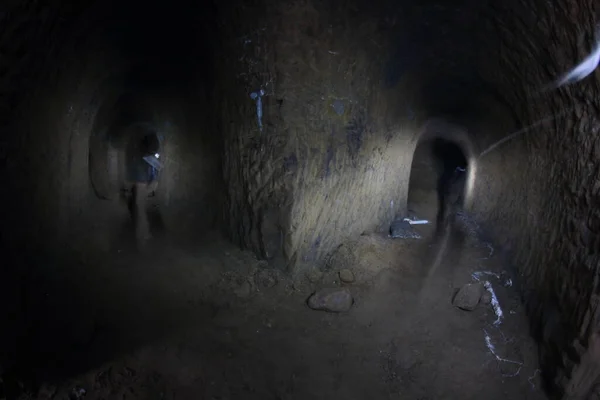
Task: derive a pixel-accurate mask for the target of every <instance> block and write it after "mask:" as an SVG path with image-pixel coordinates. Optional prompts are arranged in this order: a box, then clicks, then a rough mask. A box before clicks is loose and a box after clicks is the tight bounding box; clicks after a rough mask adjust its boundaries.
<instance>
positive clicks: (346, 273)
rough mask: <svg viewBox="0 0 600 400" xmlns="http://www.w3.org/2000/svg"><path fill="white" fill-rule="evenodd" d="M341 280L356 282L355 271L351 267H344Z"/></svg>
mask: <svg viewBox="0 0 600 400" xmlns="http://www.w3.org/2000/svg"><path fill="white" fill-rule="evenodd" d="M339 275H340V280H341V281H342V282H344V283H352V282H354V273H353V272H352V271H350V270H349V269H343V270H341V271H340V273H339Z"/></svg>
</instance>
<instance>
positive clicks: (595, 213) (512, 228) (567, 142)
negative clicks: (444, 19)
mask: <svg viewBox="0 0 600 400" xmlns="http://www.w3.org/2000/svg"><path fill="white" fill-rule="evenodd" d="M597 7H598V5H597V4H596V3H595V2H592V1H579V2H577V6H574V4H573V3H572V2H566V1H559V2H552V3H544V4H542V3H531V4H528V5H527V6H523V7H522V8H520V9H513V10H510V11H509V10H503V12H504V15H506V16H507V18H505V19H504V20H503V21H498V28H499V29H500V30H501V32H502V34H503V37H504V45H503V46H502V50H501V51H502V52H505V54H506V57H505V58H504V60H503V61H501V64H500V66H501V67H502V71H504V72H505V79H506V80H507V82H506V83H505V86H504V88H505V89H504V90H505V91H506V92H507V93H511V94H512V96H513V99H514V101H515V109H516V110H517V113H518V114H519V118H520V120H521V122H522V126H523V127H528V126H529V125H531V124H534V123H537V122H539V121H542V122H541V123H540V124H538V125H535V126H533V127H531V128H530V129H529V130H528V131H526V132H524V133H522V134H520V135H518V136H517V137H515V138H514V140H511V141H509V142H507V143H505V144H503V145H501V146H499V147H498V148H497V149H495V150H493V151H492V152H490V153H489V154H487V155H485V156H484V157H482V158H481V159H480V160H479V173H478V176H477V185H476V194H475V197H476V198H477V199H478V200H477V201H475V203H474V210H475V212H476V214H477V215H478V218H479V219H480V220H481V221H483V222H485V225H486V227H487V228H488V230H489V231H490V232H492V233H493V237H494V238H495V240H496V242H497V243H498V244H500V245H501V246H502V247H503V248H504V249H505V250H507V251H508V253H509V254H510V255H511V256H512V261H513V262H514V264H515V266H516V267H517V270H518V271H519V273H520V275H521V281H522V282H521V284H522V288H523V291H524V300H525V301H526V303H527V306H528V311H529V315H530V317H531V319H532V326H533V332H534V334H535V335H536V337H537V338H538V339H539V340H540V342H541V356H542V363H543V367H544V371H545V375H546V378H547V380H548V382H549V384H550V385H551V386H552V387H553V388H554V389H557V388H558V389H563V390H564V392H565V393H564V398H568V399H576V398H577V399H579V398H587V397H586V396H587V394H588V393H589V392H590V391H591V390H592V387H593V386H594V385H595V384H598V383H600V381H599V378H600V369H599V368H598V366H599V363H600V358H598V354H597V352H596V353H594V354H591V353H592V352H593V351H594V350H593V349H592V347H593V346H592V345H591V341H590V337H591V335H592V334H595V333H596V332H598V330H599V328H600V326H599V321H600V319H599V318H600V313H599V311H598V289H599V286H598V280H599V274H600V255H599V254H600V252H599V248H600V247H599V246H600V236H599V233H600V230H599V229H600V222H599V221H600V214H599V210H600V209H599V208H598V204H600V191H599V189H600V180H599V176H600V175H599V172H600V158H599V156H600V137H599V136H598V110H599V106H600V104H599V102H598V98H599V97H598V96H599V94H600V93H599V90H600V85H599V81H598V72H596V73H595V74H593V75H592V76H591V77H589V78H588V79H586V80H584V81H582V82H580V83H577V84H575V85H572V86H569V87H565V88H561V89H558V90H556V91H552V92H549V93H541V92H540V89H541V88H542V87H544V86H545V85H547V84H548V83H550V82H551V81H553V80H554V79H556V78H557V77H558V76H559V75H560V74H562V73H563V72H565V71H567V70H568V69H569V68H571V67H572V66H573V65H574V64H575V63H577V62H579V61H580V60H582V59H583V58H584V57H586V56H587V55H588V54H589V51H590V49H591V47H592V45H593V32H594V28H595V25H594V24H595V22H594V21H597V19H596V15H597V11H598V8H597ZM517 15H518V17H517ZM509 16H510V17H509ZM525 27H527V28H528V29H527V30H525ZM532 27H534V28H532ZM525 32H527V33H525ZM548 39H550V40H548ZM499 71H500V69H499ZM511 76H512V77H514V79H515V80H517V81H520V82H521V83H522V85H520V86H519V87H517V88H512V87H511V86H510V78H511ZM490 127H491V126H488V129H489V128H490ZM508 133H509V132H506V133H505V135H506V134H508ZM555 397H556V398H559V395H556V396H555Z"/></svg>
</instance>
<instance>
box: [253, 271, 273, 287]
mask: <svg viewBox="0 0 600 400" xmlns="http://www.w3.org/2000/svg"><path fill="white" fill-rule="evenodd" d="M255 280H256V284H257V285H259V286H260V287H263V288H266V289H268V288H272V287H273V286H275V285H277V282H278V279H277V274H276V272H275V270H273V269H261V270H259V271H258V273H257V274H256V276H255Z"/></svg>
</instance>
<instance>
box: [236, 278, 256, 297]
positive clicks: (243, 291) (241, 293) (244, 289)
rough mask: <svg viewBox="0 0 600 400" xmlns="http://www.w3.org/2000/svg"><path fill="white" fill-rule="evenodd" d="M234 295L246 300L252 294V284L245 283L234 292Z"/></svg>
mask: <svg viewBox="0 0 600 400" xmlns="http://www.w3.org/2000/svg"><path fill="white" fill-rule="evenodd" d="M234 293H235V295H236V296H237V297H240V298H246V297H248V296H250V294H251V293H252V285H250V282H248V281H244V282H242V283H241V284H240V285H239V286H238V287H237V288H236V289H235V290H234Z"/></svg>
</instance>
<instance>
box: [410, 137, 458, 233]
mask: <svg viewBox="0 0 600 400" xmlns="http://www.w3.org/2000/svg"><path fill="white" fill-rule="evenodd" d="M468 168H469V162H468V160H467V155H466V154H465V151H464V150H463V149H462V148H461V146H460V145H459V144H458V143H457V142H454V141H452V140H448V139H444V138H441V137H436V138H431V139H428V140H424V141H420V142H419V143H418V145H417V147H416V148H415V152H414V155H413V161H412V164H411V170H410V180H409V182H408V185H409V190H408V196H407V207H408V212H409V214H415V215H419V216H422V217H423V218H425V219H427V220H431V221H432V222H433V221H435V222H436V223H437V224H439V223H440V222H441V221H442V220H444V219H445V217H446V216H447V215H448V213H452V212H457V211H459V210H460V209H462V208H463V206H464V197H465V190H466V189H467V185H466V184H467V170H468Z"/></svg>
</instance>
